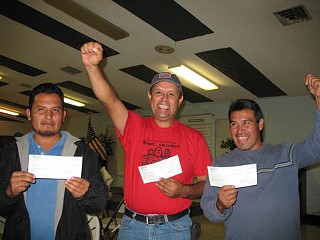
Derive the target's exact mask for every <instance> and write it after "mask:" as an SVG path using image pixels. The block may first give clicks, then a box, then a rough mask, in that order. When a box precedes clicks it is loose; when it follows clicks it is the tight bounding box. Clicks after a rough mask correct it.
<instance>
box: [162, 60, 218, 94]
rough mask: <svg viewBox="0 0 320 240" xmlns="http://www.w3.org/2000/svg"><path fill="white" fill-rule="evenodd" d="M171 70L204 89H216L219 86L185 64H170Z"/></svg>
mask: <svg viewBox="0 0 320 240" xmlns="http://www.w3.org/2000/svg"><path fill="white" fill-rule="evenodd" d="M168 68H169V70H171V71H172V72H174V73H176V74H177V75H179V76H181V77H183V78H184V79H185V80H187V81H189V82H191V83H192V84H194V85H196V86H198V87H200V88H202V89H204V90H215V89H218V86H217V85H215V84H213V83H212V82H211V81H209V80H207V79H205V78H204V77H202V76H201V75H199V74H198V73H196V72H194V71H193V70H191V69H189V68H187V67H186V66H184V65H177V66H169V67H168Z"/></svg>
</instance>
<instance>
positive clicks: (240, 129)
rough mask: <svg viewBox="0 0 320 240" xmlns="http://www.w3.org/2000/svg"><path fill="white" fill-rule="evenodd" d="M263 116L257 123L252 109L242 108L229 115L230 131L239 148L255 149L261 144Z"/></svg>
mask: <svg viewBox="0 0 320 240" xmlns="http://www.w3.org/2000/svg"><path fill="white" fill-rule="evenodd" d="M262 129H263V118H261V119H260V120H259V122H258V123H257V121H256V118H255V116H254V111H253V110H251V109H243V110H239V111H234V112H232V113H231V115H230V133H231V136H232V139H233V141H234V143H235V144H236V146H237V148H238V149H239V150H256V149H258V148H260V147H261V146H262V141H261V138H260V132H261V131H262Z"/></svg>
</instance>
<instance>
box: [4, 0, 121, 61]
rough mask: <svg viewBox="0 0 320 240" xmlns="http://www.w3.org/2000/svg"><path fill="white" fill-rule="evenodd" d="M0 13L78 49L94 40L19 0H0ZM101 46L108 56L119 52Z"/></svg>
mask: <svg viewBox="0 0 320 240" xmlns="http://www.w3.org/2000/svg"><path fill="white" fill-rule="evenodd" d="M0 13H1V14H2V15H4V16H6V17H8V18H10V19H12V20H14V21H17V22H19V23H21V24H24V25H26V26H28V27H30V28H32V29H33V30H36V31H38V32H40V33H42V34H44V35H47V36H48V37H51V38H53V39H55V40H57V41H59V42H62V43H64V44H66V45H68V46H70V47H72V48H75V49H77V50H79V51H80V48H81V46H82V45H83V44H84V43H86V42H90V41H95V40H94V39H92V38H90V37H88V36H86V35H84V34H82V33H80V32H78V31H76V30H74V29H72V28H70V27H68V26H66V25H64V24H62V23H60V22H58V21H56V20H55V19H53V18H50V17H48V16H46V15H44V14H43V13H40V12H38V11H37V10H35V9H33V8H31V7H29V6H27V5H25V4H23V3H21V2H19V1H2V2H1V7H0ZM35 19H36V21H35ZM102 47H103V49H104V54H106V53H108V57H111V56H113V55H117V54H119V53H118V52H117V51H115V50H113V49H111V48H109V47H107V46H105V45H102ZM104 57H106V55H104Z"/></svg>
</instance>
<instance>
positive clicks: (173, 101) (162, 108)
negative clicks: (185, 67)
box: [148, 81, 183, 127]
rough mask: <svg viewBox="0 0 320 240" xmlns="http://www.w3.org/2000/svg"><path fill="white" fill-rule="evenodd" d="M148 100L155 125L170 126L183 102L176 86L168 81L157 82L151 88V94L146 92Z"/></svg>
mask: <svg viewBox="0 0 320 240" xmlns="http://www.w3.org/2000/svg"><path fill="white" fill-rule="evenodd" d="M148 98H149V102H150V106H151V110H152V113H153V115H154V117H155V121H156V123H157V125H158V126H159V127H169V126H171V125H172V124H173V122H174V120H175V116H176V114H177V112H178V109H179V107H180V105H181V103H182V101H183V96H181V95H180V93H179V89H178V86H177V85H176V84H174V83H172V82H168V81H163V82H159V83H157V84H156V85H154V86H153V88H152V89H151V93H150V92H148Z"/></svg>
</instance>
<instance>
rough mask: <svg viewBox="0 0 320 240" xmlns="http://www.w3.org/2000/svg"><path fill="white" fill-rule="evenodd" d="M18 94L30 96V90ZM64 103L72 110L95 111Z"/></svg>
mask: <svg viewBox="0 0 320 240" xmlns="http://www.w3.org/2000/svg"><path fill="white" fill-rule="evenodd" d="M20 94H22V95H25V96H30V94H31V91H23V92H20ZM64 105H65V107H66V108H70V109H72V110H75V111H78V112H82V113H97V111H95V110H92V109H88V108H85V107H76V106H73V105H71V104H68V103H65V104H64Z"/></svg>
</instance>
